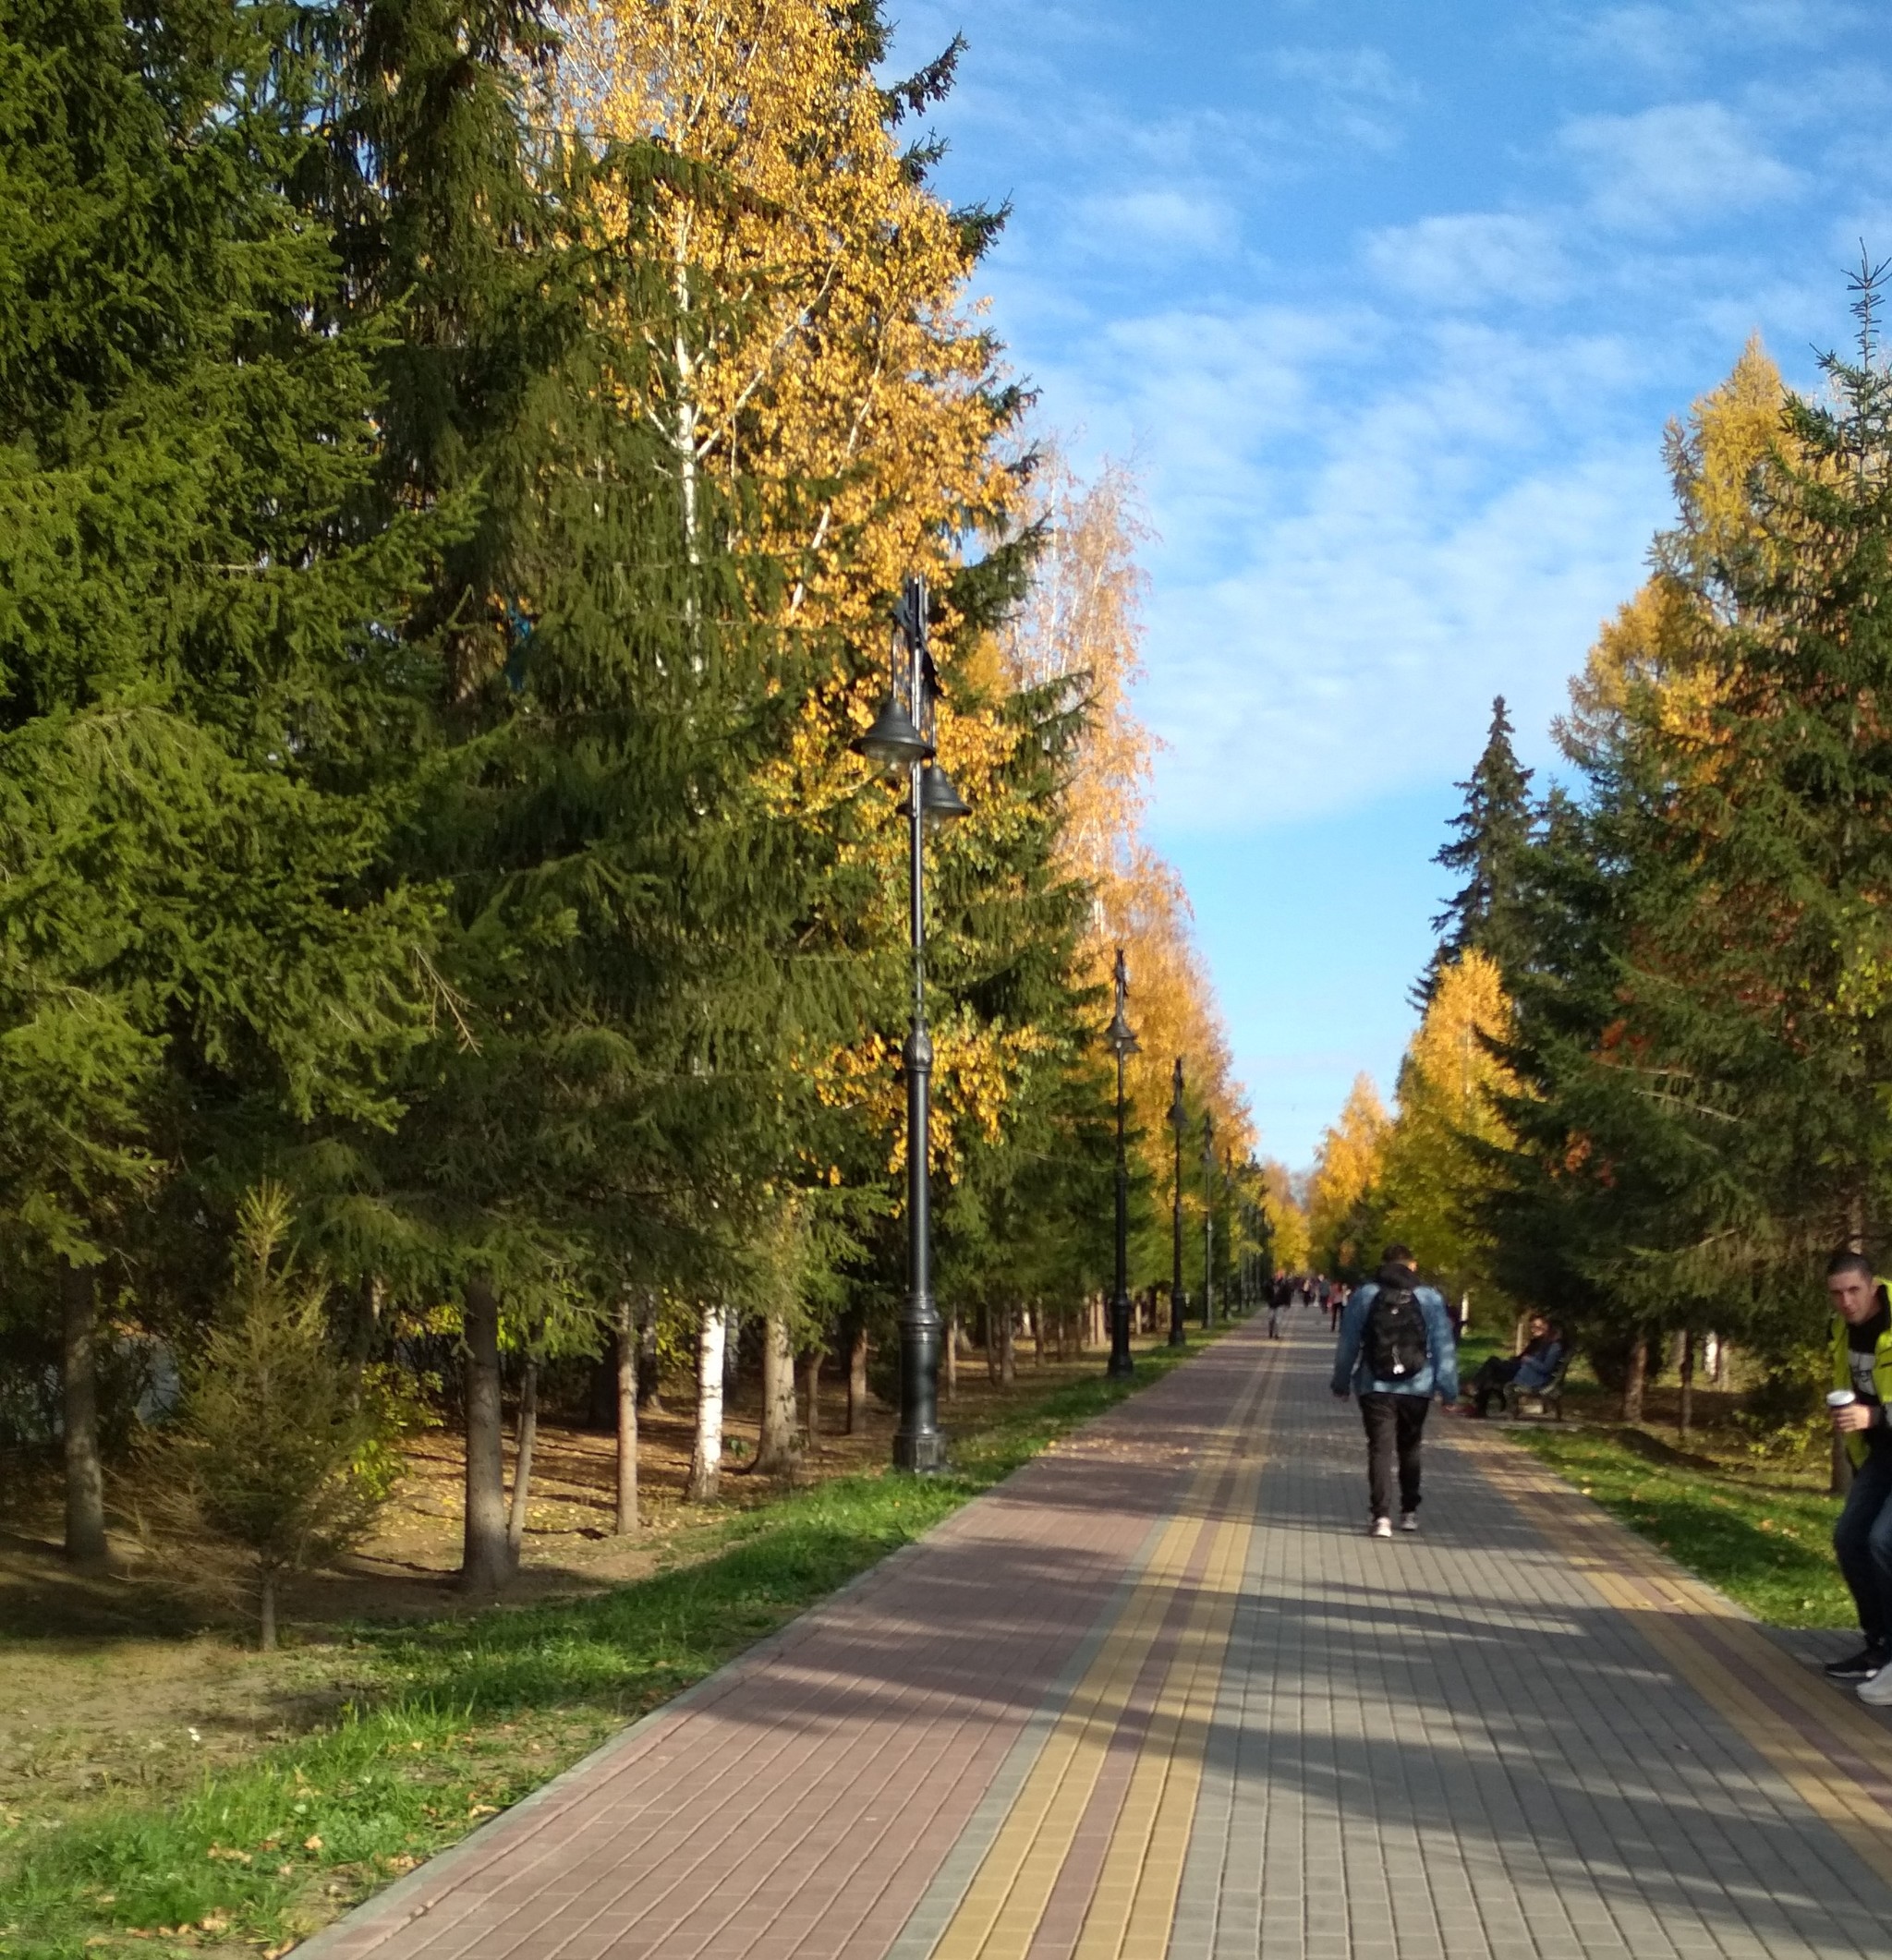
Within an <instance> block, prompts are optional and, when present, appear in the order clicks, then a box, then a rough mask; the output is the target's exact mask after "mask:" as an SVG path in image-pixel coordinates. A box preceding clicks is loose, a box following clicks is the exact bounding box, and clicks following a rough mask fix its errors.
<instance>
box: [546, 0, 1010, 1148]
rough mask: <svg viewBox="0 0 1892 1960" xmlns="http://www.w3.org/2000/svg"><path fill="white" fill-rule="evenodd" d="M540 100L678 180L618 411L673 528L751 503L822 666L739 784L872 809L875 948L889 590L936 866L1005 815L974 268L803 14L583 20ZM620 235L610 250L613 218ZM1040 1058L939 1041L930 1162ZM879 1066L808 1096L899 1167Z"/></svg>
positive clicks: (1004, 1036)
mask: <svg viewBox="0 0 1892 1960" xmlns="http://www.w3.org/2000/svg"><path fill="white" fill-rule="evenodd" d="M558 93H559V100H560V103H561V105H562V108H563V111H564V115H565V118H566V121H567V123H568V126H570V127H576V128H577V129H578V130H581V131H582V132H584V133H585V134H586V135H587V136H588V138H589V139H592V140H593V141H598V142H602V141H606V140H639V141H643V142H647V143H650V144H653V145H655V146H657V147H658V148H659V149H660V150H661V151H663V152H666V153H667V154H669V155H671V156H673V157H675V158H677V159H678V160H680V162H681V163H683V164H685V165H686V166H688V169H687V170H686V171H680V172H679V173H678V174H677V175H676V180H675V181H674V182H666V183H660V184H659V185H658V187H657V188H656V189H655V190H654V192H653V193H652V195H653V197H654V200H655V224H654V230H655V249H656V250H657V252H658V253H659V255H660V256H661V261H662V263H663V265H664V267H665V270H666V276H667V277H668V279H669V282H670V284H671V287H672V295H673V299H674V301H675V303H676V312H677V324H676V326H675V328H674V330H673V335H672V341H671V344H670V345H664V346H661V347H655V348H653V349H652V350H651V351H652V353H653V355H654V357H655V358H654V359H653V361H652V363H651V373H652V376H653V379H652V381H650V382H649V385H648V388H647V392H646V393H644V394H643V396H641V397H640V398H637V399H634V400H628V401H627V402H626V405H625V406H626V412H627V413H633V414H638V415H642V416H644V417H647V418H648V419H649V421H650V423H651V424H652V425H653V427H655V428H656V429H657V430H659V431H660V433H661V435H662V437H663V439H664V441H665V442H666V443H667V445H668V447H669V450H670V453H671V454H672V455H673V458H674V459H675V467H676V469H677V472H678V478H679V482H680V484H681V485H682V487H683V493H684V494H683V502H684V505H685V512H686V524H687V523H690V522H694V521H695V516H694V514H695V512H696V507H697V499H698V498H699V496H700V494H701V491H702V489H703V486H704V485H706V484H708V483H709V482H710V481H711V480H712V479H714V480H716V481H719V482H727V483H730V484H734V483H735V482H736V481H737V480H738V479H740V482H741V484H742V487H743V488H744V490H746V492H747V493H748V495H747V497H746V500H745V501H744V502H740V503H738V504H733V505H732V506H730V507H731V508H733V509H734V511H735V512H736V513H737V514H738V516H739V521H741V522H743V523H746V525H748V526H750V527H751V528H750V529H749V530H748V532H746V534H743V535H739V536H738V537H737V538H735V540H734V542H735V543H736V544H737V546H738V548H739V549H740V550H743V551H745V552H747V553H751V554H758V553H759V554H761V555H762V556H763V557H765V558H768V559H772V560H774V561H776V562H778V563H780V564H782V566H783V567H784V572H785V576H784V582H783V586H782V601H781V603H782V609H783V613H784V623H793V624H794V626H795V627H796V628H798V629H806V630H807V631H808V632H810V633H811V634H817V635H825V636H826V638H827V641H828V643H829V644H831V645H832V646H834V647H836V648H837V658H836V659H835V662H834V664H833V667H832V670H831V673H830V675H829V677H828V679H827V680H826V682H825V683H823V684H819V685H818V686H816V687H815V688H814V689H813V690H812V691H811V692H810V693H809V695H808V696H807V699H806V700H804V701H803V702H802V703H801V705H800V711H799V719H798V722H797V726H796V730H795V733H794V739H793V741H792V742H791V743H790V744H788V745H787V748H786V750H785V751H784V753H783V754H782V756H780V757H778V758H777V759H776V760H775V761H774V762H773V763H772V764H771V765H770V768H769V770H768V773H767V776H766V778H765V780H764V781H763V783H762V785H761V787H762V790H763V792H764V793H765V795H766V796H767V797H768V798H769V800H770V803H771V804H772V805H773V806H774V807H775V809H776V810H777V811H779V812H780V813H781V814H782V817H783V818H784V820H787V821H792V822H800V823H809V824H823V823H825V822H827V821H828V820H829V819H830V817H831V815H832V813H833V812H834V811H835V810H836V809H837V807H838V806H839V805H842V804H843V803H845V802H848V801H850V800H852V799H856V798H859V797H862V796H867V797H869V798H873V799H876V800H877V803H878V804H880V805H884V809H883V810H882V811H881V815H882V816H883V817H884V821H881V822H878V823H874V824H870V825H867V826H866V827H864V828H863V829H862V830H861V833H860V839H861V841H858V842H855V843H852V844H848V845H846V846H844V849H843V855H844V856H847V857H852V858H853V859H855V860H856V861H859V860H862V859H865V860H866V861H867V862H868V863H870V864H872V865H875V866H876V867H877V869H878V870H879V874H880V875H879V877H878V878H877V879H876V880H875V884H874V889H875V891H876V893H877V898H876V901H875V903H874V909H873V911H872V913H871V914H870V915H869V916H868V917H867V918H866V919H865V920H862V921H860V922H857V923H858V924H859V925H861V926H863V927H864V929H865V931H866V933H867V936H868V937H869V938H871V939H872V940H873V941H875V942H877V943H880V944H898V943H899V942H900V941H901V940H902V939H903V938H904V936H905V913H906V902H907V901H906V870H905V829H904V824H903V823H901V822H900V821H898V820H897V819H896V818H895V817H894V814H893V804H894V802H895V800H896V798H897V795H898V793H899V792H898V791H897V790H895V789H889V790H884V791H883V790H881V789H879V788H875V787H868V788H866V789H864V788H863V785H862V781H861V775H862V765H861V763H860V762H859V761H858V759H857V758H856V757H855V756H854V755H853V754H852V753H851V751H850V749H849V746H848V744H849V742H850V740H851V739H852V737H853V736H854V735H855V734H856V733H857V732H859V731H860V730H862V729H864V728H865V727H866V726H867V722H868V720H870V719H871V718H872V715H873V712H874V709H875V708H876V707H877V705H878V701H879V695H880V693H881V691H882V690H883V688H884V686H885V684H886V683H885V674H886V661H887V657H888V652H889V645H890V636H891V635H890V627H889V624H888V620H887V612H886V608H887V605H888V602H889V599H890V597H891V594H893V593H894V592H896V591H897V590H898V589H899V587H900V585H901V582H902V580H903V579H904V577H905V576H907V575H910V574H915V573H917V574H919V575H923V576H925V577H926V578H927V579H928V582H929V584H930V586H931V587H932V598H933V605H932V612H933V619H932V625H933V643H934V652H935V656H936V659H938V660H939V661H940V665H941V667H942V669H944V670H945V671H946V673H947V676H948V687H947V693H946V696H945V698H944V700H943V701H942V702H941V704H940V716H939V730H938V737H939V750H940V762H941V764H942V765H943V766H944V767H945V768H946V769H947V770H948V771H949V773H950V774H951V775H952V778H953V780H954V781H955V782H956V783H957V784H958V785H959V787H960V789H961V791H962V792H963V793H964V795H965V797H966V799H967V801H968V802H969V803H970V804H971V805H972V807H973V812H974V814H973V816H972V817H970V818H969V819H967V820H966V822H965V823H964V824H963V825H961V826H958V827H955V831H954V832H942V833H939V834H937V835H936V836H935V838H934V839H933V841H932V843H931V847H930V848H931V851H932V853H934V854H935V855H936V856H938V855H940V854H944V853H952V852H955V851H978V850H980V849H981V848H982V847H987V846H990V845H991V844H993V843H994V842H996V841H1001V840H1002V838H1003V835H1004V833H1005V830H1006V829H1007V827H1008V826H1009V825H1011V824H1013V823H1015V822H1017V821H1019V820H1020V818H1021V814H1022V813H1020V812H1018V811H1017V810H1015V809H1013V808H1011V807H1009V806H1008V796H1007V794H1006V792H1005V791H1004V789H1003V785H1002V782H1001V771H1002V769H1003V768H1004V766H1005V764H1006V762H1007V761H1008V760H1009V758H1010V756H1011V754H1012V748H1013V743H1014V742H1015V741H1016V739H1017V738H1016V734H1015V732H1014V731H1013V729H1011V728H1010V727H1009V726H1007V725H1006V724H1005V723H1004V722H1003V720H1001V717H1000V715H999V713H998V712H997V709H996V707H995V705H994V704H995V702H996V701H997V700H998V699H999V698H1000V697H1001V693H1002V688H1003V686H1004V685H1005V684H1006V679H1005V675H1004V672H1003V670H1002V668H1001V666H1000V664H999V663H998V661H997V659H996V657H995V655H994V652H993V650H992V648H991V647H990V646H989V645H984V646H981V645H979V644H976V642H975V641H974V640H973V639H972V638H971V636H969V635H965V634H964V633H963V632H961V631H959V630H958V629H959V623H958V622H957V621H956V620H955V619H954V617H953V616H952V611H951V610H950V607H949V606H948V605H947V603H946V601H945V599H944V593H945V590H946V587H947V582H948V580H949V579H950V577H951V575H952V572H953V570H954V569H955V566H956V563H957V561H956V556H955V554H956V550H957V547H956V544H955V543H954V540H956V539H957V538H961V537H963V536H964V535H966V534H968V533H971V532H979V531H983V532H986V533H988V534H993V533H996V532H998V531H999V530H1001V528H1002V527H1003V526H1005V524H1006V523H1007V522H1008V519H1009V517H1010V515H1011V512H1012V507H1013V500H1014V497H1015V493H1016V478H1015V476H1014V473H1013V471H1012V470H1010V469H1009V468H1007V467H1006V466H1005V461H1004V459H1003V457H1002V456H1001V454H1000V450H999V447H998V443H997V438H998V437H999V436H1000V435H1001V433H1002V432H1003V429H1004V423H1005V417H1006V415H1007V414H1008V412H1009V411H1008V410H1007V409H1006V408H1005V407H1004V406H1003V405H1002V404H1001V401H1000V400H999V398H998V397H999V393H1000V390H999V382H1000V375H999V372H998V369H997V366H996V362H997V350H996V347H995V345H994V343H993V342H992V341H991V339H990V337H989V335H988V334H987V333H985V331H984V330H983V328H982V327H981V325H980V324H979V321H978V317H977V316H978V310H979V309H978V308H977V306H976V304H975V303H974V302H973V301H971V300H970V299H969V298H968V296H967V293H966V280H967V275H968V273H969V272H970V270H971V266H972V262H973V261H972V248H971V246H970V245H969V243H968V240H967V238H966V236H965V235H964V231H963V229H962V227H961V226H960V224H958V223H957V222H956V220H955V219H954V216H953V213H952V211H951V210H950V209H949V207H948V206H947V205H946V203H945V202H944V201H943V200H941V199H940V198H939V197H937V196H936V195H934V194H933V193H932V192H931V191H930V190H928V188H927V187H926V186H925V184H924V183H923V182H922V181H919V180H918V178H917V177H916V175H915V173H914V172H913V171H912V170H911V169H910V168H909V167H908V166H907V164H906V163H905V162H904V160H903V157H902V154H901V151H900V149H899V148H898V146H897V145H896V143H895V142H894V140H893V137H892V133H891V130H890V128H889V127H888V122H887V108H886V99H885V97H884V96H883V95H882V93H881V91H880V90H879V86H878V85H877V83H876V81H875V79H874V77H873V75H872V74H871V72H870V71H869V70H868V69H867V67H866V66H865V63H864V61H863V58H862V49H861V46H860V44H859V42H858V41H857V39H856V38H855V29H854V28H853V27H852V25H851V24H850V23H849V22H848V20H847V18H845V16H844V15H843V14H840V13H837V12H836V11H835V10H834V9H832V8H830V7H827V6H820V5H818V4H811V0H661V4H659V0H592V4H590V5H588V6H582V7H579V8H576V9H575V10H574V12H573V14H572V15H571V17H570V18H569V21H568V25H567V30H566V42H565V47H564V54H563V57H562V62H561V68H560V78H559V83H558ZM611 215H612V213H611V212H610V211H609V209H607V220H609V218H610V216H611ZM616 216H617V218H618V219H619V221H620V223H621V224H622V226H623V227H624V237H623V244H624V248H625V250H626V251H629V250H631V249H633V248H634V241H633V240H632V238H631V236H630V232H629V227H630V224H631V216H632V214H631V213H630V212H629V211H628V209H627V208H623V207H621V208H620V209H619V210H618V212H616ZM651 248H652V247H651V245H650V243H649V240H648V235H647V242H646V243H644V244H643V245H642V247H641V249H645V250H649V249H651ZM1035 1042H1036V1037H1035V1036H1034V1035H1033V1034H1031V1033H1030V1031H1028V1030H1006V1029H1001V1028H994V1027H979V1026H976V1025H974V1024H972V1023H971V1022H969V1021H966V1022H964V1023H960V1022H952V1021H951V1020H949V1022H947V1023H946V1024H944V1025H940V1026H936V1027H935V1029H934V1046H935V1054H936V1062H935V1077H934V1081H935V1091H936V1095H937V1098H938V1103H939V1108H940V1118H941V1120H940V1123H939V1125H938V1126H937V1128H936V1131H935V1138H936V1143H935V1147H936V1150H937V1151H939V1152H940V1153H942V1154H943V1158H944V1160H945V1161H946V1162H947V1163H948V1165H949V1168H950V1162H951V1158H952V1148H953V1143H952V1138H953V1133H954V1130H955V1126H958V1125H961V1124H966V1125H970V1126H973V1128H974V1129H976V1130H977V1131H980V1132H982V1133H986V1134H991V1133H994V1131H995V1130H996V1127H997V1125H998V1123H999V1122H1000V1120H1001V1114H1002V1109H1003V1106H1004V1103H1005V1100H1006V1097H1007V1095H1008V1094H1009V1090H1010V1085H1011V1084H1012V1083H1014V1082H1015V1081H1016V1078H1017V1074H1018V1071H1019V1069H1020V1068H1021V1067H1022V1066H1024V1064H1025V1060H1026V1059H1027V1058H1028V1057H1029V1056H1030V1055H1031V1054H1032V1053H1033V1052H1034V1051H1035ZM893 1060H894V1057H893V1056H892V1055H891V1053H890V1051H889V1048H888V1045H887V1044H886V1043H885V1042H884V1041H882V1040H881V1039H879V1037H878V1036H868V1037H867V1038H864V1040H863V1041H862V1042H861V1043H859V1044H858V1045H856V1046H855V1047H851V1048H850V1049H848V1050H846V1051H844V1052H842V1053H839V1054H836V1055H834V1056H832V1057H830V1058H827V1059H826V1060H825V1061H824V1062H823V1063H822V1064H821V1065H820V1067H819V1070H818V1074H819V1078H820V1088H821V1093H822V1094H823V1095H824V1096H826V1097H828V1098H829V1099H830V1100H831V1101H833V1102H836V1103H841V1104H851V1103H854V1102H855V1101H856V1100H857V1099H864V1100H865V1103H866V1106H867V1108H868V1109H869V1111H870V1113H871V1115H872V1117H873V1118H874V1119H877V1121H878V1123H879V1127H880V1128H881V1130H882V1133H883V1134H884V1135H885V1136H886V1138H887V1139H888V1142H889V1148H890V1151H891V1153H892V1155H893V1159H894V1161H895V1162H896V1163H897V1162H898V1161H899V1160H900V1156H901V1154H902V1153H903V1152H904V1143H902V1142H901V1141H900V1139H901V1136H902V1124H901V1121H900V1110H901V1103H900V1099H899V1091H898V1087H897V1083H895V1081H894V1079H893V1075H892V1073H891V1066H892V1062H893Z"/></svg>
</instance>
